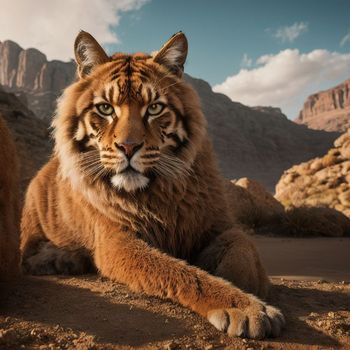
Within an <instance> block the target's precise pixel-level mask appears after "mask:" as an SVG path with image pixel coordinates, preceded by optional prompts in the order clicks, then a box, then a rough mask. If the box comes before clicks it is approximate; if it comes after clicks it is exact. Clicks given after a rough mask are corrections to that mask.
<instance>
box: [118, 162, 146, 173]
mask: <svg viewBox="0 0 350 350" xmlns="http://www.w3.org/2000/svg"><path fill="white" fill-rule="evenodd" d="M119 174H124V175H133V174H142V173H141V172H140V171H139V170H137V169H135V168H134V167H133V166H132V165H131V164H129V165H128V166H127V167H126V168H125V169H123V170H122V171H120V172H119Z"/></svg>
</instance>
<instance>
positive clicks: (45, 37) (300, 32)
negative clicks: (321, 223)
mask: <svg viewBox="0 0 350 350" xmlns="http://www.w3.org/2000/svg"><path fill="white" fill-rule="evenodd" d="M34 4H35V5H34ZM0 8H1V9H2V11H1V12H0V40H1V41H2V40H6V39H11V40H14V41H16V42H17V43H19V44H20V45H21V46H22V47H24V48H28V47H36V48H38V49H39V50H41V51H42V52H44V53H45V54H46V55H47V57H48V59H61V60H69V59H70V58H72V57H73V50H72V48H73V42H74V38H75V36H76V34H77V32H78V31H79V30H80V29H84V30H86V31H89V32H90V33H91V34H92V35H94V36H95V37H96V39H97V40H98V41H100V42H101V44H102V45H103V46H104V47H105V48H106V49H107V50H108V52H110V53H112V52H115V51H123V52H133V51H146V52H150V51H154V50H157V49H158V48H160V46H161V45H162V44H163V43H164V42H165V41H166V40H167V39H168V38H169V37H170V36H171V35H172V34H174V33H175V32H177V31H179V30H182V31H184V32H185V34H186V35H187V37H188V40H189V55H188V60H187V64H186V66H185V71H186V72H187V73H189V74H190V75H192V76H195V77H199V78H202V79H204V80H206V81H208V82H209V83H210V84H211V85H212V86H213V89H214V91H217V92H221V93H225V94H226V95H227V96H229V97H230V98H231V99H232V100H234V101H239V102H242V103H244V104H247V105H251V106H254V105H272V106H277V107H280V108H282V110H283V112H285V113H286V114H287V116H288V117H289V118H294V117H296V116H297V114H298V111H299V110H300V108H301V107H302V104H303V102H304V100H305V98H306V97H307V96H308V95H309V94H311V93H314V92H317V91H319V90H321V89H326V88H329V87H332V86H333V85H335V84H338V83H340V82H341V81H343V80H345V79H348V78H350V0H332V1H331V0H328V1H325V0H318V1H316V0H295V1H284V0H279V1H277V0H245V1H243V0H217V1H214V0H212V1H209V0H201V1H200V0H186V1H185V0H176V1H171V0H74V1H73V0H50V1H47V0H36V1H35V2H31V1H26V0H11V1H8V0H0Z"/></svg>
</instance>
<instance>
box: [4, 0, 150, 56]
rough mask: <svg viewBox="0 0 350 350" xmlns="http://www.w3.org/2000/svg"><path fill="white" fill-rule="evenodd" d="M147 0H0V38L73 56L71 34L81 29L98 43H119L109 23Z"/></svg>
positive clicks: (58, 54) (53, 54) (75, 33)
mask: <svg viewBox="0 0 350 350" xmlns="http://www.w3.org/2000/svg"><path fill="white" fill-rule="evenodd" d="M147 1H148V0H95V1H94V0H73V1H72V0H36V1H26V0H0V9H1V11H0V36H1V38H0V40H1V41H4V40H6V39H10V40H13V41H16V42H17V43H18V44H20V45H21V46H23V47H24V48H28V47H35V48H37V49H39V50H41V51H42V52H44V53H45V54H46V55H47V56H48V58H49V59H61V60H68V59H69V58H71V57H73V42H74V38H75V36H76V35H77V33H78V32H79V30H81V29H83V30H85V31H88V32H90V33H91V34H92V35H93V36H94V37H95V38H96V39H97V40H98V41H99V42H100V43H102V44H111V43H118V42H119V38H118V36H117V35H116V34H115V33H114V32H113V31H112V29H111V26H117V25H118V23H119V20H120V16H121V13H122V12H125V11H130V10H137V9H139V8H140V7H141V6H142V5H143V4H144V3H146V2H147Z"/></svg>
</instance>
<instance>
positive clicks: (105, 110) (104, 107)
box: [96, 103, 114, 116]
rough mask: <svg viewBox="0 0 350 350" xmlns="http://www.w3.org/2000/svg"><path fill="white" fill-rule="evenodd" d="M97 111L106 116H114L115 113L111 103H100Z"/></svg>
mask: <svg viewBox="0 0 350 350" xmlns="http://www.w3.org/2000/svg"><path fill="white" fill-rule="evenodd" d="M96 108H97V110H98V111H99V112H100V113H101V114H102V115H105V116H109V115H112V114H113V113H114V108H113V107H112V106H111V105H110V104H109V103H99V104H98V105H96Z"/></svg>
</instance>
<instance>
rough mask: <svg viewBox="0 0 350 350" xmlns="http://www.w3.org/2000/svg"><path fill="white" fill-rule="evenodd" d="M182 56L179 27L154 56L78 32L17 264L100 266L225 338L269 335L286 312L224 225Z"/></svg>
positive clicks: (217, 178) (226, 219) (246, 244)
mask: <svg viewBox="0 0 350 350" xmlns="http://www.w3.org/2000/svg"><path fill="white" fill-rule="evenodd" d="M187 52H188V41H187V38H186V36H185V34H184V33H183V32H179V33H177V34H175V35H174V36H172V37H171V38H170V39H169V40H168V41H167V42H166V43H165V44H164V45H163V46H162V47H161V49H160V50H159V51H155V52H153V53H152V54H146V53H141V52H137V53H134V54H128V53H115V54H113V55H112V56H108V55H107V54H106V52H105V51H104V49H103V48H102V47H101V45H100V44H99V43H98V42H97V41H96V39H95V38H94V37H93V36H92V35H91V34H89V33H87V32H85V31H81V32H80V33H79V34H78V35H77V37H76V40H75V43H74V53H75V58H76V63H77V78H76V81H75V82H73V83H72V84H71V85H70V86H69V87H67V88H66V89H65V90H64V92H63V94H62V96H61V97H60V99H59V101H58V106H57V110H56V113H55V116H54V119H53V122H52V127H53V138H54V141H55V146H54V151H53V154H52V157H51V158H50V160H49V162H48V163H47V164H46V165H45V166H44V167H43V168H42V169H41V170H40V171H39V172H38V174H37V175H36V177H35V178H34V179H33V180H32V181H31V183H30V185H29V187H28V190H27V193H26V199H25V204H24V209H23V214H22V220H21V252H22V267H23V271H24V272H25V273H29V274H36V275H43V274H80V273H84V272H86V271H92V270H94V269H96V270H97V271H98V272H99V273H100V274H101V275H102V276H104V277H107V278H109V279H111V280H113V281H116V282H119V283H122V284H126V285H127V286H128V287H129V288H130V289H131V290H132V291H134V292H142V293H145V294H147V295H151V296H157V297H160V298H166V299H170V300H172V301H174V302H177V303H179V304H181V305H182V306H184V307H187V308H189V309H190V310H192V311H194V312H196V313H198V314H199V315H201V316H203V317H205V318H206V319H207V320H208V321H209V322H210V323H211V324H212V325H214V326H215V327H216V328H217V329H219V330H221V331H223V332H225V333H227V334H229V335H231V336H239V337H248V338H253V339H261V338H264V337H270V336H272V337H276V336H279V335H280V333H281V331H282V328H283V327H284V324H285V319H284V316H283V314H282V312H281V311H280V310H279V309H277V308H275V307H273V306H271V305H268V304H266V302H264V301H263V300H262V299H263V298H265V297H266V296H267V293H268V289H269V285H270V282H269V279H268V277H267V275H266V272H265V270H264V268H263V266H262V263H261V261H260V258H259V255H258V252H257V250H256V248H255V246H254V244H253V243H252V242H251V241H250V240H249V239H248V238H247V236H246V234H245V233H244V232H243V231H242V230H241V229H240V228H239V227H236V226H235V225H234V223H232V222H231V219H230V215H229V212H228V208H227V204H226V200H225V193H224V179H223V177H222V176H221V175H220V172H219V170H218V165H217V162H216V158H215V155H214V151H213V148H212V144H211V141H210V138H209V136H208V132H207V123H206V119H205V117H204V115H203V112H202V110H201V105H200V101H199V97H198V95H197V94H196V92H195V91H194V89H193V88H192V87H191V86H190V85H189V84H188V83H186V81H185V78H184V73H183V72H184V64H185V60H186V57H187ZM218 117H219V116H218ZM259 298H261V299H259Z"/></svg>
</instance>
